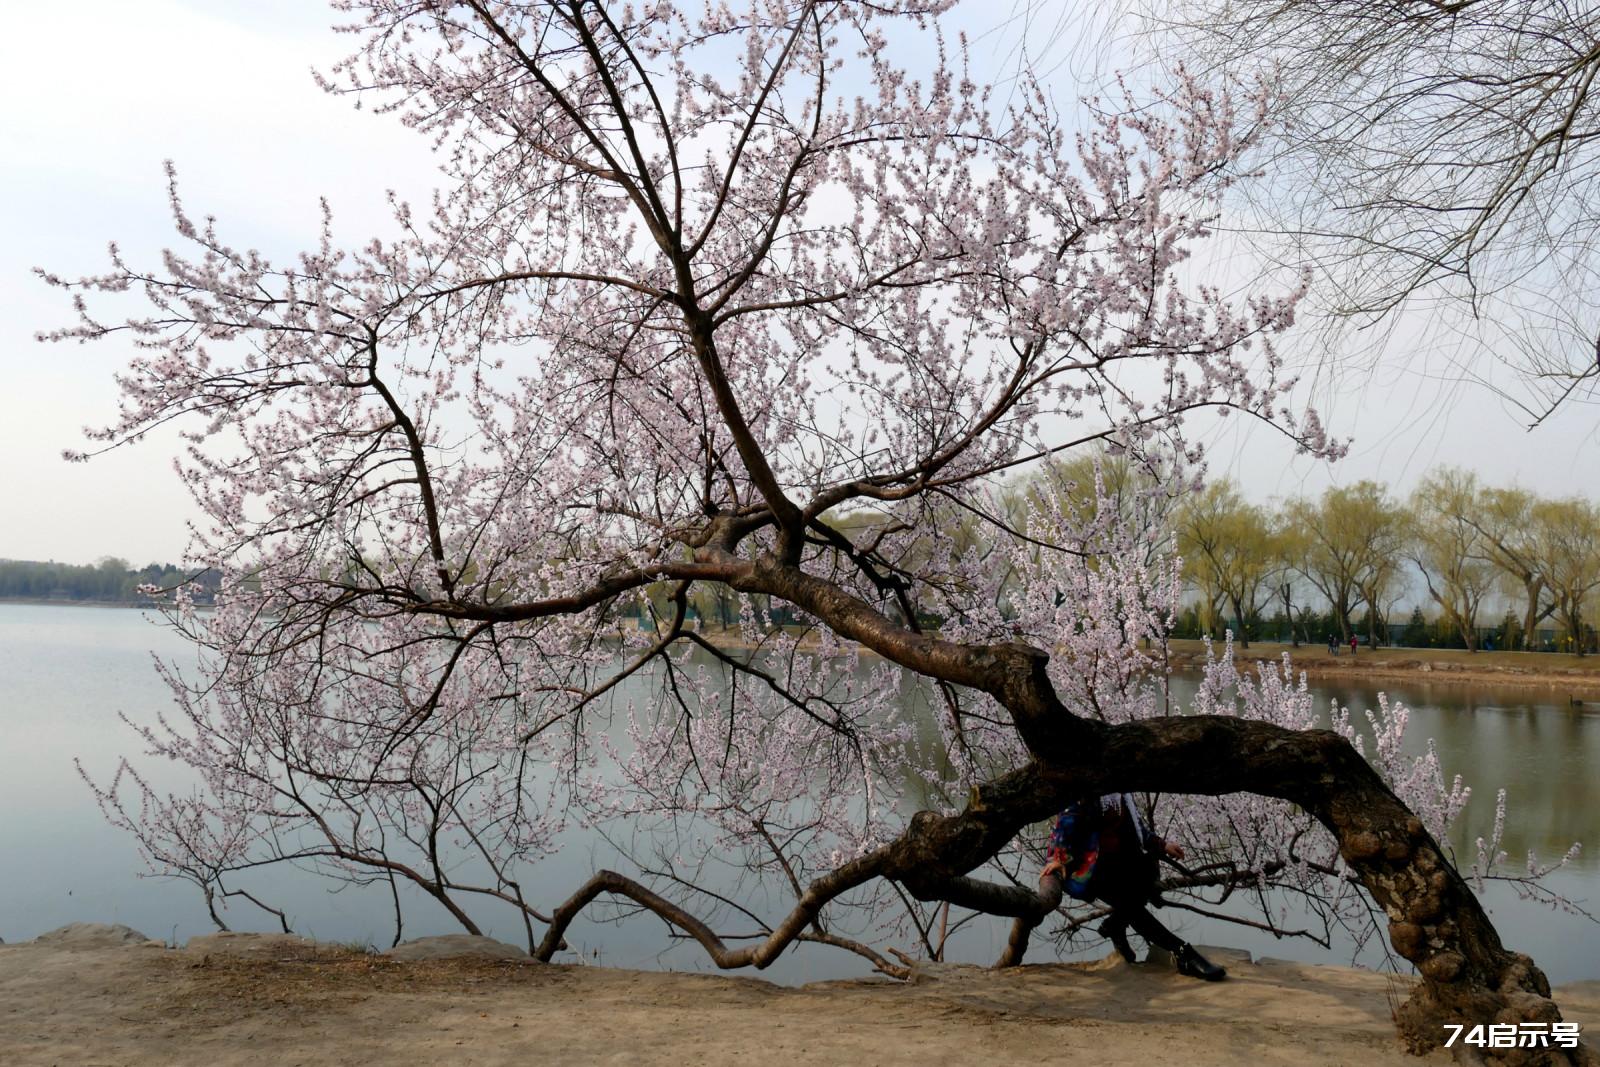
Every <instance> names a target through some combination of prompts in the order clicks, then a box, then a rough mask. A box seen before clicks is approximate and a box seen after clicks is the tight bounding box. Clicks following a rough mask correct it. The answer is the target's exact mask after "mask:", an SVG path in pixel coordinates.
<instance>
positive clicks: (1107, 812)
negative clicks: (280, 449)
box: [1042, 793, 1161, 900]
mask: <svg viewBox="0 0 1600 1067" xmlns="http://www.w3.org/2000/svg"><path fill="white" fill-rule="evenodd" d="M1122 850H1128V851H1133V852H1138V853H1159V852H1160V850H1161V839H1160V838H1159V837H1157V836H1156V835H1155V834H1153V833H1151V832H1150V831H1149V830H1148V829H1147V828H1146V827H1145V825H1144V820H1143V819H1141V818H1140V817H1139V808H1138V805H1136V804H1135V803H1134V801H1133V798H1132V797H1131V796H1129V795H1128V794H1127V793H1108V794H1107V795H1105V796H1103V797H1100V798H1098V800H1088V801H1078V802H1075V803H1072V804H1069V805H1067V809H1066V810H1065V811H1063V812H1062V813H1061V814H1060V815H1058V816H1057V817H1056V824H1055V827H1054V828H1053V829H1052V830H1051V831H1050V843H1049V844H1048V845H1047V846H1045V861H1046V862H1045V866H1044V871H1043V872H1042V873H1044V874H1051V873H1059V874H1060V875H1061V878H1062V881H1063V882H1064V883H1065V887H1066V891H1067V893H1068V895H1070V896H1073V897H1077V898H1078V899H1080V900H1088V899H1089V898H1091V897H1093V896H1094V892H1093V890H1091V889H1090V887H1089V883H1090V882H1091V881H1092V880H1093V878H1094V871H1095V866H1096V864H1098V863H1099V861H1100V857H1101V856H1102V855H1106V854H1111V853H1116V852H1119V851H1122Z"/></svg>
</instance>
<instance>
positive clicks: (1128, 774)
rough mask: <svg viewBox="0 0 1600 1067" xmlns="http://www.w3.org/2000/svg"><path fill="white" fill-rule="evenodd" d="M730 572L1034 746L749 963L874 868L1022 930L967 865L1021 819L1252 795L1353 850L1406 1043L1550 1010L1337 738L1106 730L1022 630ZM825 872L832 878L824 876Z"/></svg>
mask: <svg viewBox="0 0 1600 1067" xmlns="http://www.w3.org/2000/svg"><path fill="white" fill-rule="evenodd" d="M702 551H704V550H702ZM712 551H715V550H712ZM731 584H733V585H734V587H735V588H740V587H748V588H750V589H752V590H756V591H761V592H770V593H773V594H775V595H777V596H781V597H783V598H784V599H786V600H789V601H790V602H792V603H794V604H796V605H798V606H799V607H801V608H802V609H804V610H806V611H808V612H810V613H811V614H813V615H816V616H818V617H819V618H825V619H826V620H827V621H828V623H829V625H830V626H831V627H832V628H833V630H834V632H835V633H837V634H839V636H841V637H844V638H850V639H854V640H858V641H861V642H862V643H863V644H864V645H866V646H867V647H869V648H871V649H873V650H874V651H876V652H878V653H879V654H880V655H883V656H885V657H887V658H890V659H893V660H894V661H895V662H897V663H900V664H901V665H902V666H905V667H908V668H910V669H912V670H915V671H918V672H920V673H922V674H925V675H929V676H932V677H935V678H939V679H941V680H943V681H945V682H948V683H951V684H957V685H967V686H970V687H972V688H975V689H981V690H983V691H985V692H987V693H989V694H990V695H991V696H992V697H993V698H994V699H995V700H996V701H998V702H999V704H1000V705H1001V706H1002V707H1004V708H1005V709H1006V710H1007V712H1009V714H1010V716H1011V719H1012V722H1013V724H1014V725H1015V727H1016V729H1017V731H1018V734H1019V735H1020V737H1021V740H1022V741H1023V743H1024V744H1025V745H1026V746H1027V749H1028V751H1029V752H1030V753H1032V755H1033V757H1034V759H1033V762H1031V763H1029V764H1027V765H1026V766H1024V767H1022V768H1020V769H1018V770H1016V771H1013V772H1011V773H1009V774H1006V775H1003V776H1001V777H1000V778H997V779H995V780H993V781H991V782H988V783H985V784H983V785H982V786H980V787H975V788H974V789H973V791H972V794H971V796H970V798H969V800H968V803H967V807H966V809H965V810H964V811H962V812H960V813H958V814H955V815H948V816H946V815H938V814H935V813H933V812H928V811H922V812H918V813H917V814H916V815H914V816H913V817H912V819H911V822H910V825H909V826H907V828H906V830H905V831H904V832H903V833H902V834H901V835H900V837H899V838H897V839H896V840H895V841H893V842H891V843H890V844H888V845H886V846H884V847H883V848H881V849H879V850H877V851H876V852H874V853H871V854H869V855H868V856H863V857H861V858H859V859H857V860H854V861H851V862H850V863H847V864H846V865H845V866H844V867H843V868H841V869H840V870H839V871H836V872H833V873H832V874H830V875H827V876H824V878H823V879H820V880H819V882H818V883H815V884H814V885H813V888H812V890H808V891H807V892H806V893H805V894H804V897H803V898H802V900H801V903H800V905H799V906H798V907H797V909H796V911H795V912H793V913H791V915H790V916H789V918H788V919H786V920H785V921H784V922H783V923H782V924H780V925H779V926H778V927H777V928H776V930H775V932H774V933H773V935H772V938H771V939H769V940H768V941H767V942H762V943H760V944H758V945H754V946H749V950H750V952H751V953H752V954H753V955H754V956H755V957H756V958H757V962H758V965H761V966H764V965H765V962H768V961H770V960H771V959H772V958H775V957H776V955H777V952H778V951H781V949H782V947H783V944H786V943H787V942H788V941H792V940H793V939H794V938H795V937H796V936H798V933H799V931H800V930H802V929H803V928H804V927H805V926H806V925H807V924H808V923H811V922H812V921H813V920H814V919H815V917H816V915H817V912H818V909H820V908H821V907H822V905H823V903H825V901H826V900H827V899H831V898H832V897H833V896H837V895H838V894H839V893H842V892H845V891H848V889H850V888H852V887H853V886H855V885H860V884H861V883H862V882H863V881H865V880H866V879H868V878H871V877H883V878H889V879H892V880H895V881H898V882H900V883H901V884H902V885H904V886H905V887H906V888H907V889H908V890H910V891H911V892H912V893H913V894H914V895H915V896H917V897H919V898H920V899H924V900H948V901H950V902H951V903H955V904H958V905H961V906H964V907H974V908H980V909H981V910H984V911H988V912H991V913H994V914H1001V915H1010V916H1013V917H1016V918H1018V919H1020V920H1022V921H1023V925H1027V924H1029V923H1031V925H1027V929H1032V927H1033V926H1036V925H1037V924H1038V922H1039V921H1041V920H1042V918H1043V915H1044V908H1043V901H1041V900H1040V898H1039V897H1038V895H1037V894H1035V893H1033V892H1031V891H1029V890H1026V889H1022V888H1020V887H1016V886H999V885H990V884H988V883H983V882H980V881H977V880H975V879H971V878H968V877H966V875H967V874H968V872H970V871H972V870H973V869H975V868H976V867H978V866H979V865H980V864H982V863H984V862H986V861H987V860H988V859H990V858H991V857H992V856H994V855H996V854H997V853H998V852H999V851H1000V850H1001V849H1002V848H1004V847H1005V846H1006V845H1007V844H1009V843H1010V842H1011V841H1012V840H1013V839H1014V838H1015V837H1016V835H1017V834H1018V833H1019V832H1020V831H1021V830H1022V829H1023V828H1024V827H1026V826H1029V825H1031V824H1033V823H1036V822H1039V821H1041V820H1043V819H1045V818H1048V817H1049V816H1051V815H1053V814H1055V812H1057V811H1058V810H1060V809H1061V808H1062V807H1064V806H1065V805H1066V804H1068V803H1070V802H1071V801H1073V800H1075V799H1078V798H1081V797H1085V796H1099V795H1103V794H1105V793H1112V792H1123V791H1129V792H1133V791H1140V792H1165V793H1194V794H1204V795H1213V796H1215V795H1221V794H1226V793H1236V792H1248V793H1256V794H1259V795H1261V796H1269V797H1277V798H1281V799H1284V800H1288V801H1290V802H1292V803H1295V804H1298V805H1299V806H1300V807H1301V808H1303V809H1304V810H1305V811H1306V812H1307V813H1309V814H1310V815H1311V816H1312V817H1314V818H1315V819H1317V821H1318V822H1320V823H1322V825H1323V826H1325V827H1327V828H1328V829H1329V831H1331V832H1332V833H1333V835H1334V837H1335V839H1336V840H1337V842H1338V845H1339V851H1340V854H1341V855H1342V856H1343V858H1344V860H1345V862H1347V863H1348V864H1349V865H1350V867H1351V869H1352V870H1353V871H1354V872H1355V873H1356V875H1357V876H1358V877H1359V879H1360V880H1361V882H1362V884H1363V885H1364V886H1365V887H1366V889H1367V892H1368V893H1370V894H1371V896H1372V898H1373V900H1374V901H1375V902H1376V903H1377V905H1378V906H1379V907H1380V908H1382V909H1383V911H1384V913H1385V914H1386V915H1387V916H1388V919H1389V931H1388V932H1389V939H1390V943H1391V944H1392V946H1393V947H1394V949H1395V951H1396V952H1398V953H1399V954H1400V955H1401V956H1404V957H1405V958H1406V959H1408V960H1410V961H1411V962H1412V963H1414V964H1416V965H1417V968H1418V970H1419V971H1420V972H1421V975H1422V982H1421V983H1420V984H1419V985H1418V987H1417V988H1416V990H1415V991H1414V992H1413V993H1412V995H1411V996H1410V997H1409V998H1408V999H1407V1000H1406V1002H1405V1003H1404V1004H1403V1005H1402V1006H1401V1008H1400V1009H1399V1011H1398V1012H1397V1015H1396V1022H1397V1024H1398V1026H1399V1029H1400V1032H1401V1035H1402V1037H1403V1038H1404V1039H1405V1041H1406V1043H1407V1045H1408V1046H1409V1047H1410V1048H1412V1049H1413V1050H1414V1051H1417V1052H1426V1051H1428V1050H1430V1049H1432V1048H1435V1047H1437V1046H1438V1045H1440V1044H1441V1043H1442V1042H1443V1040H1444V1036H1445V1035H1444V1031H1443V1024H1444V1023H1447V1022H1450V1023H1464V1024H1468V1025H1477V1024H1480V1023H1489V1022H1498V1023H1516V1022H1543V1023H1551V1022H1556V1021H1559V1020H1560V1018H1561V1015H1560V1011H1559V1010H1558V1009H1557V1007H1556V1005H1555V1002H1554V1001H1552V1000H1551V999H1550V985H1549V982H1547V981H1546V980H1545V977H1544V975H1543V973H1542V972H1540V970H1539V969H1538V967H1536V966H1535V965H1534V963H1533V961H1532V960H1530V959H1529V958H1528V957H1527V956H1524V955H1521V954H1519V953H1515V952H1511V951H1508V950H1507V949H1506V948H1505V947H1504V946H1503V945H1502V944H1501V943H1500V937H1499V935H1498V934H1497V933H1496V931H1495V929H1494V926H1493V924H1492V923H1490V921H1489V918H1488V916H1487V915H1486V914H1485V913H1484V911H1483V908H1482V907H1481V906H1480V905H1479V903H1478V900H1477V898H1476V897H1475V896H1473V894H1472V891H1471V889H1470V888H1469V887H1468V886H1467V884H1466V882H1465V881H1463V879H1462V878H1461V876H1460V874H1459V873H1457V871H1456V870H1455V868H1454V867H1453V866H1451V864H1450V861H1449V860H1448V859H1447V858H1446V856H1445V855H1444V853H1443V851H1442V850H1441V849H1440V847H1439V845H1438V843H1437V842H1436V841H1434V840H1433V838H1432V836H1431V835H1429V834H1428V832H1427V830H1426V828H1425V827H1424V826H1423V825H1422V821H1421V820H1420V819H1418V818H1417V817H1416V816H1415V815H1413V814H1412V813H1411V812H1410V811H1409V810H1408V809H1407V808H1406V806H1405V805H1404V804H1403V803H1402V802H1401V801H1400V800H1399V798H1397V797H1396V796H1395V795H1394V793H1393V792H1392V791H1390V789H1389V787H1388V786H1387V785H1385V784H1384V782H1383V779H1382V778H1381V777H1380V776H1379V775H1378V772H1377V771H1375V770H1374V769H1373V768H1372V766H1371V765H1370V764H1368V763H1367V761H1366V760H1365V759H1363V758H1362V757H1361V755H1360V754H1359V753H1358V752H1356V750H1355V748H1354V747H1353V746H1352V745H1351V744H1350V743H1349V742H1348V741H1346V740H1345V739H1344V738H1343V737H1341V736H1340V735H1338V734H1336V733H1333V732H1331V731H1327V730H1310V731H1305V732H1296V731H1291V730H1286V729H1283V728H1282V727H1277V726H1272V725H1268V724H1266V723H1262V722H1257V721H1251V720H1246V719H1239V718H1234V717H1229V716H1199V715H1195V716H1174V717H1171V718H1161V719H1150V720H1142V721H1136V722H1130V723H1122V724H1117V725H1110V724H1107V723H1104V722H1100V721H1098V720H1095V719H1090V718H1087V717H1083V716H1080V715H1078V714H1076V713H1075V712H1074V711H1073V710H1072V709H1071V708H1069V707H1067V706H1066V705H1065V704H1063V703H1062V702H1061V700H1060V698H1059V697H1058V696H1057V694H1056V691H1055V688H1054V686H1053V685H1052V684H1051V682H1050V679H1049V675H1048V673H1047V671H1046V665H1047V664H1048V662H1049V658H1050V657H1049V655H1048V653H1046V652H1043V651H1041V650H1039V649H1035V648H1032V647H1029V646H1027V645H1023V644H1018V643H1014V642H1008V643H1003V644H991V645H963V644H958V643H956V642H951V641H946V640H943V639H941V638H938V637H935V636H932V635H928V634H922V633H913V632H909V631H906V630H903V629H899V628H897V627H893V626H892V625H890V624H888V622H887V620H886V619H884V617H883V616H882V615H881V614H879V613H877V612H876V611H875V610H873V609H872V608H871V607H869V606H868V605H866V604H865V603H863V602H862V601H860V600H858V599H856V598H855V597H853V596H851V595H850V594H849V593H847V592H845V591H844V590H843V589H840V588H839V587H838V586H835V585H833V584H832V583H830V582H827V581H826V580H824V579H819V578H816V577H815V576H812V575H809V574H806V573H805V572H804V571H801V570H800V569H799V568H794V567H789V566H784V565H783V564H782V563H781V562H779V561H777V560H775V559H773V558H772V557H764V558H762V559H760V560H758V561H755V562H754V565H753V566H751V567H750V569H749V570H748V571H747V572H746V574H745V575H743V576H739V577H734V578H733V580H732V582H731ZM822 883H829V889H828V890H826V891H823V890H820V889H818V886H820V885H821V884H822ZM785 931H787V933H785ZM1016 933H1017V932H1015V931H1014V934H1016ZM780 935H781V936H783V938H784V941H783V944H777V945H776V946H775V947H774V944H773V943H772V939H777V938H779V937H780ZM1026 937H1027V931H1026V930H1022V931H1020V935H1018V936H1014V937H1013V939H1012V940H1013V948H1014V949H1015V953H1014V955H1015V956H1016V958H1020V957H1021V951H1022V948H1023V946H1024V945H1025V943H1026ZM741 954H742V953H741ZM1009 954H1012V953H1011V952H1010V950H1008V955H1009ZM1494 1051H1495V1052H1496V1053H1498V1054H1499V1056H1500V1060H1501V1062H1503V1063H1507V1064H1522V1063H1560V1062H1569V1063H1587V1064H1595V1065H1597V1067H1600V1060H1597V1059H1595V1058H1593V1057H1591V1056H1590V1054H1589V1053H1588V1052H1587V1050H1580V1052H1579V1054H1578V1055H1577V1056H1574V1057H1568V1056H1566V1054H1565V1053H1564V1052H1561V1051H1560V1050H1540V1049H1511V1050H1494Z"/></svg>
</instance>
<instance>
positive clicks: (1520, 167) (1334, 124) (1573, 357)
mask: <svg viewBox="0 0 1600 1067" xmlns="http://www.w3.org/2000/svg"><path fill="white" fill-rule="evenodd" d="M1141 10H1143V11H1144V12H1145V13H1146V15H1147V16H1148V19H1149V25H1151V26H1153V27H1155V28H1156V30H1157V37H1156V41H1157V42H1158V43H1159V49H1158V50H1159V52H1160V53H1161V54H1162V55H1164V56H1168V57H1171V56H1174V55H1176V56H1180V57H1185V58H1186V59H1187V61H1188V62H1190V63H1194V64H1199V65H1201V66H1202V67H1203V68H1205V69H1228V70H1234V71H1239V70H1253V71H1270V72H1271V73H1272V75H1273V76H1274V77H1276V78H1278V79H1279V83H1280V86H1281V93H1282V100H1283V103H1282V108H1283V113H1284V114H1285V115H1286V117H1287V121H1286V122H1285V123H1284V125H1283V126H1282V127H1281V128H1280V129H1278V130H1277V131H1276V132H1275V134H1274V137H1273V139H1272V140H1271V142H1270V145H1269V146H1268V148H1267V156H1268V157H1269V158H1270V162H1268V163H1266V164H1264V165H1265V167H1266V169H1267V170H1268V171H1269V172H1270V173H1271V174H1272V175H1273V178H1272V180H1271V181H1270V182H1269V183H1267V184H1265V185H1261V186H1255V187H1253V188H1252V190H1251V191H1250V192H1251V195H1252V198H1253V200H1254V203H1255V204H1256V206H1257V208H1258V209H1260V210H1261V211H1262V212H1263V213H1264V215H1265V217H1266V218H1267V219H1268V220H1270V221H1269V222H1268V225H1267V227H1266V228H1267V229H1275V230H1277V231H1279V232H1280V235H1281V236H1282V237H1283V238H1284V239H1283V240H1276V239H1274V238H1271V237H1269V238H1268V241H1267V244H1268V246H1269V247H1271V248H1273V249H1274V250H1275V252H1276V254H1278V255H1283V256H1286V257H1290V258H1292V259H1301V260H1303V261H1304V260H1309V261H1311V262H1313V263H1315V265H1316V267H1317V269H1318V270H1319V271H1321V272H1323V273H1324V274H1325V275H1329V276H1330V277H1329V283H1330V284H1327V285H1325V286H1320V287H1319V288H1320V289H1322V290H1323V291H1324V292H1326V293H1328V294H1330V295H1331V299H1330V300H1329V302H1328V308H1329V310H1330V311H1332V312H1333V313H1334V314H1335V315H1336V316H1338V317H1341V318H1343V319H1345V320H1348V321H1353V322H1355V323H1357V324H1361V325H1365V324H1369V323H1371V322H1373V321H1374V320H1377V319H1382V318H1383V317H1385V316H1387V315H1388V314H1389V313H1390V312H1392V311H1394V310H1395V309H1397V308H1399V307H1401V306H1402V305H1407V304H1412V305H1417V306H1419V307H1422V308H1426V309H1427V312H1428V314H1429V316H1430V317H1431V319H1432V321H1433V322H1434V323H1435V325H1441V324H1445V323H1446V322H1447V321H1448V324H1447V325H1445V328H1447V329H1449V330H1450V331H1451V336H1450V338H1449V339H1448V342H1449V344H1450V346H1451V347H1452V348H1457V347H1460V345H1461V343H1462V342H1463V341H1466V342H1468V348H1469V349H1472V348H1474V347H1475V348H1476V350H1477V351H1478V352H1486V353H1491V354H1493V355H1494V356H1495V357H1497V358H1499V359H1504V360H1507V361H1510V362H1513V363H1514V364H1516V365H1517V366H1519V367H1520V368H1522V369H1523V370H1524V371H1525V372H1526V373H1527V375H1528V380H1529V382H1530V384H1531V385H1532V387H1533V388H1532V390H1531V396H1529V397H1528V398H1527V399H1526V401H1525V404H1526V406H1527V408H1528V411H1529V415H1530V417H1531V418H1532V419H1533V420H1534V421H1535V422H1536V421H1538V420H1539V419H1541V418H1543V417H1544V415H1545V414H1547V413H1548V411H1549V410H1550V409H1551V407H1552V406H1553V405H1555V404H1558V403H1560V402H1561V401H1562V400H1564V399H1566V398H1568V397H1574V396H1593V395H1594V389H1595V385H1596V383H1600V297H1597V295H1596V294H1597V293H1600V285H1597V284H1596V282H1597V280H1600V279H1597V274H1600V261H1597V258H1596V252H1597V248H1596V243H1595V242H1596V228H1597V225H1600V215H1597V214H1596V209H1595V203H1596V198H1595V196H1594V185H1595V181H1596V179H1597V178H1600V97H1597V96H1596V95H1595V79H1596V76H1597V75H1600V11H1597V10H1596V9H1595V8H1594V6H1593V5H1590V4H1583V3H1579V4H1572V3H1565V2H1562V0H1183V2H1181V3H1177V4H1159V5H1157V4H1144V5H1142V8H1141ZM1173 35H1176V37H1177V38H1178V39H1179V40H1181V41H1182V42H1183V45H1182V46H1179V47H1174V45H1173ZM1452 306H1453V307H1454V309H1455V311H1454V313H1452V312H1451V308H1452ZM1452 358H1455V357H1452ZM1468 358H1470V357H1468ZM1469 372H1470V371H1469Z"/></svg>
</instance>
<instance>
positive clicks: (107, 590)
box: [0, 556, 218, 604]
mask: <svg viewBox="0 0 1600 1067" xmlns="http://www.w3.org/2000/svg"><path fill="white" fill-rule="evenodd" d="M194 574H195V571H194V570H185V569H183V568H180V567H175V566H173V565H172V564H170V563H151V564H149V565H148V566H145V567H141V568H139V569H138V570H135V569H134V568H133V567H131V566H129V564H128V561H127V560H123V559H117V558H115V557H113V556H107V557H106V558H104V559H102V560H100V562H98V563H94V564H71V563H54V562H47V563H41V562H39V561H38V560H19V559H3V560H0V599H5V600H75V601H86V602H94V603H103V604H136V603H140V602H142V601H145V600H148V599H150V598H149V597H146V596H144V595H142V594H141V593H140V592H139V587H140V586H142V585H154V586H159V587H161V588H163V589H165V588H169V587H171V586H175V585H178V584H179V583H181V582H185V581H187V580H189V579H190V578H192V577H194ZM195 580H196V583H197V584H198V585H199V586H200V589H199V590H198V591H197V593H196V597H195V599H197V600H207V599H209V598H210V594H211V593H213V592H214V591H215V590H216V588H217V584H218V582H217V578H216V576H215V575H214V574H211V573H207V574H204V575H201V576H200V577H199V578H197V579H195Z"/></svg>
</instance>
